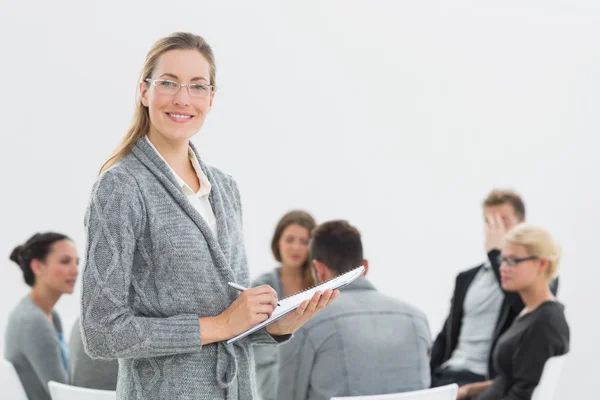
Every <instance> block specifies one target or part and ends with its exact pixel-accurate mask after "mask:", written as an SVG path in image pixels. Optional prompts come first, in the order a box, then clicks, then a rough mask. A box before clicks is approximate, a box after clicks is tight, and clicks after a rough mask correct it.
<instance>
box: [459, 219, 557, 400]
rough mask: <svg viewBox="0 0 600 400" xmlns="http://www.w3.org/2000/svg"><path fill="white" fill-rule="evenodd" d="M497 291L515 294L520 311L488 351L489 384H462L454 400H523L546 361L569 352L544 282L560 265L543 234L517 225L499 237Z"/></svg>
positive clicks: (551, 243) (553, 246) (554, 302)
mask: <svg viewBox="0 0 600 400" xmlns="http://www.w3.org/2000/svg"><path fill="white" fill-rule="evenodd" d="M501 262H502V263H501V266H500V275H501V278H502V279H501V280H502V288H503V289H504V290H507V291H511V292H517V293H519V295H520V296H521V298H522V299H523V302H524V303H525V308H524V309H523V311H522V312H521V314H520V315H519V316H518V318H517V319H515V322H514V323H513V325H512V326H511V327H510V328H509V329H508V330H507V331H506V332H505V333H504V334H503V335H502V337H500V339H499V340H498V344H497V345H496V348H495V349H494V354H493V357H494V363H495V366H496V369H497V370H498V375H497V376H496V378H494V380H488V381H485V382H480V383H472V384H468V385H465V386H462V387H461V388H460V389H459V392H458V397H457V398H458V399H475V398H476V399H477V400H500V399H502V400H529V399H531V395H532V393H533V390H534V389H535V387H536V386H537V385H538V383H539V381H540V377H541V375H542V371H543V369H544V365H545V364H546V361H547V360H548V359H549V358H550V357H554V356H559V355H562V354H565V353H567V352H568V351H569V326H568V324H567V321H566V319H565V314H564V306H563V305H562V304H561V303H559V302H558V301H557V300H556V298H555V297H554V296H553V295H552V292H551V291H550V289H549V287H548V284H549V282H550V280H551V279H552V278H553V277H554V276H555V275H556V273H557V271H558V266H559V264H560V248H559V245H558V244H557V243H556V242H555V241H554V239H553V238H552V236H551V235H550V233H548V232H547V231H546V230H544V229H542V228H539V227H535V226H531V225H528V224H520V225H517V226H515V227H514V228H513V229H511V230H510V231H509V232H508V233H507V235H506V238H505V244H504V246H503V249H502V255H501Z"/></svg>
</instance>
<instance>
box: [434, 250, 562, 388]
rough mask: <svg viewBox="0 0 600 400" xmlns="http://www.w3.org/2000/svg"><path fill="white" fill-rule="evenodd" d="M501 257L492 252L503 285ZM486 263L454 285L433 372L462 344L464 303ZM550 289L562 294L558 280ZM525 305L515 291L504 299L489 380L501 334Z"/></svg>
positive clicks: (506, 293) (494, 338)
mask: <svg viewBox="0 0 600 400" xmlns="http://www.w3.org/2000/svg"><path fill="white" fill-rule="evenodd" d="M499 256H500V251H499V250H492V251H490V252H489V253H488V259H489V260H490V263H491V265H492V269H493V271H494V275H495V276H496V279H497V280H498V284H499V285H500V263H499V262H498V258H499ZM482 267H483V264H481V265H478V266H477V267H475V268H471V269H469V270H467V271H464V272H461V273H460V274H458V276H457V277H456V284H455V286H454V295H453V296H452V300H451V302H450V314H449V315H448V318H446V322H445V323H444V326H443V328H442V331H441V332H440V334H439V335H438V336H437V338H436V339H435V342H434V343H433V348H432V349H431V363H430V365H431V372H432V373H433V372H434V371H436V370H437V369H438V368H440V367H441V365H442V364H443V363H445V362H446V361H447V360H449V359H450V356H451V355H452V352H453V351H454V349H455V348H456V346H457V345H458V336H459V334H460V329H461V327H462V317H463V303H464V301H465V296H466V294H467V290H468V289H469V286H470V285H471V282H473V279H474V278H475V275H477V272H478V271H479V269H480V268H482ZM550 290H552V293H554V295H556V293H557V292H558V278H556V279H554V280H553V281H552V283H551V284H550ZM524 307H525V305H524V304H523V301H522V300H521V297H520V296H519V294H518V293H515V292H506V291H505V292H504V300H503V301H502V307H501V308H500V315H499V316H498V320H497V321H496V327H495V328H494V333H493V335H492V347H491V349H490V355H489V357H488V376H487V378H488V379H493V378H494V377H495V376H496V371H495V369H494V365H493V363H492V353H493V352H494V348H495V346H496V342H497V341H498V338H499V337H500V335H502V334H503V333H504V332H505V331H506V330H507V329H508V328H509V327H510V326H511V325H512V323H513V321H514V319H515V318H516V317H517V316H518V315H519V313H520V312H521V311H522V310H523V308H524Z"/></svg>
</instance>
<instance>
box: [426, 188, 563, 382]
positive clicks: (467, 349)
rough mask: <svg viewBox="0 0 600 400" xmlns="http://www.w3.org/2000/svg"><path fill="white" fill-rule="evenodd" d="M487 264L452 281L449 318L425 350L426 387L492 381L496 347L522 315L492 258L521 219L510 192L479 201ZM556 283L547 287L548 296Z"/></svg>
mask: <svg viewBox="0 0 600 400" xmlns="http://www.w3.org/2000/svg"><path fill="white" fill-rule="evenodd" d="M483 215H484V218H485V228H486V229H485V231H486V238H485V247H486V252H487V260H486V261H485V262H484V263H483V264H481V265H478V266H477V267H475V268H472V269H469V270H467V271H464V272H462V273H460V274H459V275H458V276H457V278H456V284H455V287H454V295H453V296H452V301H451V304H450V315H449V316H448V318H447V319H446V322H445V323H444V326H443V328H442V331H441V332H440V334H439V335H438V336H437V338H436V340H435V342H434V344H433V348H432V351H431V383H432V386H433V387H435V386H443V385H447V384H450V383H457V384H458V385H459V386H462V385H465V384H468V383H473V382H482V381H485V380H487V379H493V378H494V377H495V376H496V371H495V370H494V367H493V365H492V361H491V360H492V358H491V354H492V352H493V350H494V347H495V346H496V342H497V341H498V338H499V337H500V335H502V334H503V333H504V332H505V331H506V330H507V329H508V328H509V327H510V326H511V324H512V323H513V321H514V319H515V317H516V316H517V315H519V313H520V312H521V311H522V310H523V308H524V304H523V301H522V300H521V298H520V297H519V295H518V294H517V293H514V292H513V293H510V292H505V291H503V290H502V287H501V284H500V263H499V261H498V257H499V256H500V250H501V249H502V245H503V240H504V236H505V234H506V232H507V231H508V230H509V229H510V228H512V227H513V226H515V225H517V224H519V223H521V222H523V221H524V220H525V205H524V204H523V200H522V199H521V197H519V195H518V194H516V193H515V192H513V191H510V190H493V191H492V192H491V193H490V194H489V195H488V196H487V198H486V199H485V200H484V202H483ZM557 289H558V280H554V281H553V282H552V284H551V290H552V292H553V293H554V294H556V291H557Z"/></svg>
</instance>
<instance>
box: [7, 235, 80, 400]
mask: <svg viewBox="0 0 600 400" xmlns="http://www.w3.org/2000/svg"><path fill="white" fill-rule="evenodd" d="M10 259H11V260H12V261H14V262H15V263H17V264H18V265H19V267H20V268H21V270H22V271H23V277H24V278H25V283H27V285H29V286H31V287H32V290H31V292H30V293H28V294H27V296H25V297H24V298H23V299H21V301H20V302H19V304H18V305H17V306H16V307H15V309H14V310H13V311H12V313H11V314H10V317H9V319H8V326H7V328H6V337H5V349H4V358H5V359H6V360H8V361H10V362H11V363H12V364H13V365H14V367H15V370H16V371H17V374H18V375H19V378H20V379H21V383H22V384H23V387H24V388H25V392H26V393H27V397H28V398H29V400H50V391H49V389H48V382H49V381H56V382H60V383H68V373H67V371H68V348H67V345H66V343H65V341H64V338H63V329H62V324H61V321H60V318H59V316H58V313H57V312H56V311H54V305H55V304H56V302H57V301H58V300H59V299H60V297H61V296H62V295H63V294H66V293H73V288H74V286H75V280H76V279H77V274H78V268H77V264H78V262H79V258H78V256H77V250H76V249H75V245H74V244H73V242H71V240H70V239H69V238H68V237H67V236H65V235H63V234H60V233H55V232H46V233H36V234H35V235H33V236H32V237H31V238H30V239H29V240H27V242H25V243H24V244H23V245H21V246H17V247H16V248H15V249H14V250H13V252H12V254H11V256H10Z"/></svg>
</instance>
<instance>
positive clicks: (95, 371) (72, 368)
mask: <svg viewBox="0 0 600 400" xmlns="http://www.w3.org/2000/svg"><path fill="white" fill-rule="evenodd" d="M79 321H80V320H79V318H78V319H77V321H75V324H74V325H73V329H72V330H71V337H70V339H69V354H70V358H69V376H70V377H71V385H73V386H79V387H84V388H90V389H100V390H116V389H117V375H118V372H119V364H118V362H117V360H99V359H97V360H94V359H92V358H91V357H90V356H88V355H87V354H86V352H85V349H84V348H83V340H82V338H81V329H80V327H79Z"/></svg>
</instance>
